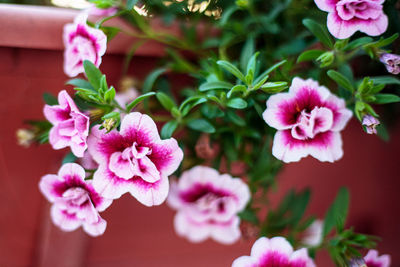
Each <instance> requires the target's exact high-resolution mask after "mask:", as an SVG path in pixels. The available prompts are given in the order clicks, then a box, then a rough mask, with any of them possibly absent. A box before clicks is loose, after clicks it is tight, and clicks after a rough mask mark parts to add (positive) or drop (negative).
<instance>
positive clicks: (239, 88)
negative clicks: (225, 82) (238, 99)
mask: <svg viewBox="0 0 400 267" xmlns="http://www.w3.org/2000/svg"><path fill="white" fill-rule="evenodd" d="M246 91H247V87H246V86H244V85H241V84H240V85H235V86H234V87H232V89H231V90H229V92H228V94H227V95H226V96H227V97H228V98H230V97H231V96H232V94H233V93H235V92H243V93H244V92H246Z"/></svg>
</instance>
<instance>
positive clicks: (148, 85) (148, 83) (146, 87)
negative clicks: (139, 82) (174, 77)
mask: <svg viewBox="0 0 400 267" xmlns="http://www.w3.org/2000/svg"><path fill="white" fill-rule="evenodd" d="M166 71H167V69H165V68H159V69H155V70H154V71H152V72H151V73H150V74H149V75H147V77H146V79H145V80H144V82H143V92H144V93H147V92H150V91H151V89H152V88H153V85H154V83H155V81H156V80H157V78H158V77H160V75H162V74H163V73H165V72H166Z"/></svg>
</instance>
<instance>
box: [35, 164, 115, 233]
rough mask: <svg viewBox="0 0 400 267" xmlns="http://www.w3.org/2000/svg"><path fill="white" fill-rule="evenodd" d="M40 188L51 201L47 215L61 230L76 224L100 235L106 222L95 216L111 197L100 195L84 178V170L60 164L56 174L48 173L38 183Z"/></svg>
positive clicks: (109, 203)
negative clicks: (49, 212) (49, 214)
mask: <svg viewBox="0 0 400 267" xmlns="http://www.w3.org/2000/svg"><path fill="white" fill-rule="evenodd" d="M39 188H40V191H41V192H42V193H43V195H44V196H45V197H46V198H47V200H48V201H50V202H51V203H53V205H52V207H51V218H52V220H53V222H54V224H56V225H57V226H59V227H60V228H61V229H62V230H64V231H73V230H75V229H77V228H78V227H80V226H83V230H85V232H86V233H88V234H89V235H91V236H98V235H102V234H103V233H104V231H105V229H106V226H107V222H106V221H105V220H104V219H102V218H101V217H100V215H99V212H100V211H103V210H105V209H106V208H107V207H108V206H110V205H111V203H112V200H110V199H105V198H103V197H102V196H100V195H99V194H98V193H97V192H96V191H95V190H94V188H93V186H92V184H91V181H90V180H89V181H85V170H84V169H83V168H82V167H81V166H79V165H78V164H76V163H66V164H64V165H63V166H62V167H61V168H60V170H59V172H58V174H57V175H53V174H48V175H45V176H43V177H42V179H41V180H40V183H39Z"/></svg>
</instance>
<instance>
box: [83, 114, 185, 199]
mask: <svg viewBox="0 0 400 267" xmlns="http://www.w3.org/2000/svg"><path fill="white" fill-rule="evenodd" d="M88 146H89V152H90V154H91V155H92V157H93V159H94V160H95V161H96V162H97V163H98V164H99V168H98V169H97V171H96V172H95V173H94V177H93V186H94V188H95V189H96V190H97V191H99V192H100V193H101V194H102V195H103V196H105V197H108V198H112V199H116V198H119V197H120V196H121V195H122V194H124V193H126V192H129V193H130V194H131V195H132V196H134V197H135V198H136V199H137V200H138V201H139V202H141V203H142V204H144V205H146V206H152V205H159V204H161V203H162V202H164V200H165V199H166V198H167V195H168V191H169V183H168V176H169V175H171V174H172V173H173V172H174V171H175V170H176V169H177V168H178V166H179V164H180V163H181V161H182V158H183V152H182V150H181V149H180V148H179V146H178V143H177V141H176V140H175V139H174V138H170V139H166V140H161V139H160V136H159V134H158V131H157V126H156V124H155V123H154V121H153V120H152V119H151V118H150V117H149V116H147V115H144V114H141V113H139V112H133V113H130V114H128V115H126V116H125V117H124V118H123V119H122V122H121V129H120V131H119V132H118V131H117V130H112V131H111V132H109V133H106V131H105V129H103V130H100V129H99V126H95V127H93V128H92V131H91V135H90V136H89V139H88Z"/></svg>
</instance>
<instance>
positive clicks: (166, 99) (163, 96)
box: [156, 92, 175, 111]
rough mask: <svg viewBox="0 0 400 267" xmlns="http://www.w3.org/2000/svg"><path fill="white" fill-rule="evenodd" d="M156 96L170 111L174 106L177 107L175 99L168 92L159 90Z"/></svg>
mask: <svg viewBox="0 0 400 267" xmlns="http://www.w3.org/2000/svg"><path fill="white" fill-rule="evenodd" d="M156 97H157V99H158V101H159V102H160V103H161V105H162V106H163V107H164V108H165V109H166V110H168V111H171V109H172V108H173V107H175V103H174V101H173V100H172V99H171V97H169V96H168V95H167V94H164V93H163V92H158V93H157V94H156Z"/></svg>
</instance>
